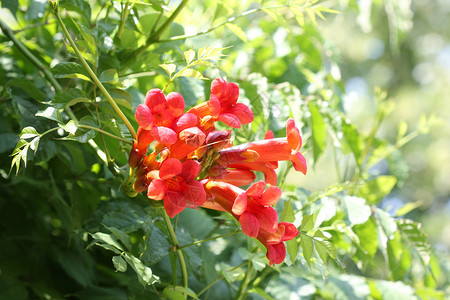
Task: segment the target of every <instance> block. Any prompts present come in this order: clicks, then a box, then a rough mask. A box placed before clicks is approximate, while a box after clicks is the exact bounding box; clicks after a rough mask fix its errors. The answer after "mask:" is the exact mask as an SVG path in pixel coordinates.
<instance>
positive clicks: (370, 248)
mask: <svg viewBox="0 0 450 300" xmlns="http://www.w3.org/2000/svg"><path fill="white" fill-rule="evenodd" d="M353 231H354V232H355V233H356V235H357V236H358V238H359V242H360V245H361V247H362V248H363V249H364V250H365V254H367V255H369V256H370V257H372V258H373V257H374V256H375V253H376V252H377V249H378V235H377V226H376V224H375V222H374V221H373V220H372V218H369V220H367V222H365V223H363V224H358V225H355V226H353Z"/></svg>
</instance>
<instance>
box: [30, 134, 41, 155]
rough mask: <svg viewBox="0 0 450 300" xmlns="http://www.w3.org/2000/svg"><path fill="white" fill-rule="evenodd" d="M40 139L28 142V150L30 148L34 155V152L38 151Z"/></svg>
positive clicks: (38, 137)
mask: <svg viewBox="0 0 450 300" xmlns="http://www.w3.org/2000/svg"><path fill="white" fill-rule="evenodd" d="M40 139H41V137H40V136H37V137H35V138H34V139H32V140H31V142H30V148H31V150H33V151H34V153H36V151H37V149H38V146H39V141H40Z"/></svg>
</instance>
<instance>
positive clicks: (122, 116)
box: [49, 1, 136, 139]
mask: <svg viewBox="0 0 450 300" xmlns="http://www.w3.org/2000/svg"><path fill="white" fill-rule="evenodd" d="M54 2H55V1H49V3H50V4H51V7H52V9H53V13H54V15H55V17H56V19H57V20H58V23H59V25H60V26H61V29H62V31H63V33H64V35H65V36H66V38H67V40H68V41H69V43H70V45H71V46H72V48H73V50H74V51H75V53H76V54H77V56H78V58H79V59H80V61H81V64H82V65H83V67H84V68H85V69H86V71H87V72H88V73H89V75H90V76H91V78H92V80H93V81H94V82H95V84H96V85H97V86H98V88H99V89H100V91H101V92H102V93H103V95H105V97H106V100H108V102H109V104H110V105H111V106H112V108H113V109H114V111H115V112H116V113H117V115H118V116H119V117H120V119H122V121H123V122H124V123H125V126H127V128H128V130H129V131H130V133H131V136H132V137H133V139H136V131H135V130H134V128H133V126H132V125H131V123H130V121H128V119H127V117H126V116H125V115H124V114H123V112H122V110H121V109H120V108H119V106H118V105H117V104H116V102H115V101H114V99H113V98H112V97H111V95H110V94H109V93H108V91H107V90H106V88H105V87H104V86H103V84H102V83H101V82H100V80H99V79H98V77H97V76H96V75H95V73H94V71H92V69H91V67H89V64H88V63H87V62H86V60H85V59H84V57H83V55H82V54H81V52H80V50H79V49H78V47H77V45H76V44H75V42H74V40H73V39H72V37H71V36H70V34H69V31H68V30H67V28H66V26H65V25H64V22H63V21H62V19H61V16H60V14H59V9H58V4H57V3H56V4H55V3H54Z"/></svg>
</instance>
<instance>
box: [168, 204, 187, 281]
mask: <svg viewBox="0 0 450 300" xmlns="http://www.w3.org/2000/svg"><path fill="white" fill-rule="evenodd" d="M164 222H165V223H166V226H167V229H168V230H169V234H170V238H171V239H172V244H173V246H174V248H175V249H176V251H177V255H178V259H179V260H180V266H181V274H182V277H183V286H184V287H185V288H187V287H188V274H187V268H186V261H185V260H184V254H183V250H182V249H181V248H180V243H179V242H178V239H177V236H176V234H175V231H174V230H173V226H172V222H171V221H170V218H169V216H168V215H167V212H166V211H165V210H164Z"/></svg>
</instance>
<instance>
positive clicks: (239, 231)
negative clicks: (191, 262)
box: [178, 230, 242, 249]
mask: <svg viewBox="0 0 450 300" xmlns="http://www.w3.org/2000/svg"><path fill="white" fill-rule="evenodd" d="M241 232H242V231H241V230H238V231H235V232H229V233H227V234H222V235H218V236H213V237H210V238H207V239H203V240H198V241H195V242H193V243H190V244H186V245H183V246H180V247H178V249H183V248H187V247H191V246H195V245H198V244H201V243H204V242H209V241H213V240H217V239H220V238H224V237H227V236H230V235H235V234H238V233H241Z"/></svg>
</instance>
